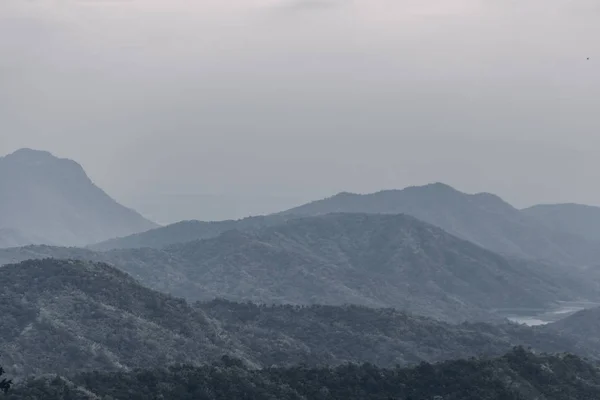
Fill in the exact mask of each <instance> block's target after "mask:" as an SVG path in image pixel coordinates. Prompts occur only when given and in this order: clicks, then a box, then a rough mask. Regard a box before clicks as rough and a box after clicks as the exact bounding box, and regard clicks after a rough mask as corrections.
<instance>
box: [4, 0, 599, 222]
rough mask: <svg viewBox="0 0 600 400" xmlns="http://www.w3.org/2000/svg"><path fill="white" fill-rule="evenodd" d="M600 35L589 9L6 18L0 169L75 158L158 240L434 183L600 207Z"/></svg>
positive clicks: (536, 5)
mask: <svg viewBox="0 0 600 400" xmlns="http://www.w3.org/2000/svg"><path fill="white" fill-rule="evenodd" d="M598 21H600V2H598V1H597V0H577V1H572V0H201V1H198V0H188V1H184V0H80V1H76V0H1V1H0V124H1V125H0V155H1V154H6V153H10V152H12V151H14V150H16V149H18V148H21V147H31V148H36V149H43V150H49V151H51V152H53V153H54V154H56V155H58V156H61V157H68V158H72V159H75V160H76V161H78V162H80V163H81V164H82V165H83V166H84V168H85V169H86V171H87V172H88V174H89V175H90V177H91V178H92V179H93V180H94V181H95V182H96V183H97V184H98V185H99V186H101V187H102V188H104V189H105V190H106V191H107V192H108V193H109V194H111V195H112V196H113V197H115V198H116V199H118V200H119V201H122V202H124V203H125V204H127V205H129V206H133V207H135V208H137V209H139V210H140V211H142V212H143V213H144V214H146V215H149V216H151V217H153V218H155V219H157V220H159V222H169V221H171V220H177V219H183V218H202V219H212V218H215V219H220V218H226V217H241V216H244V215H247V214H258V213H265V212H269V211H277V209H279V208H285V207H287V206H292V205H295V204H296V203H299V202H303V201H305V200H310V199H316V198H320V197H324V196H326V195H330V194H334V193H336V192H339V191H352V192H372V191H377V190H380V189H385V188H402V187H405V186H408V185H415V184H417V185H418V184H425V183H429V182H435V181H442V182H445V183H448V184H451V185H454V186H455V187H457V188H458V189H461V190H465V191H468V192H478V191H489V192H494V193H497V194H499V195H501V196H502V197H504V198H505V199H506V200H508V201H509V202H511V203H513V204H515V205H517V206H526V205H530V204H533V203H538V202H566V201H572V202H582V203H589V204H598V205H600V185H598V171H600V40H598V38H600V24H599V23H598ZM588 57H590V60H589V61H588V60H587V58H588Z"/></svg>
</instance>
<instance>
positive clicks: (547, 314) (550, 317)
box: [498, 301, 600, 326]
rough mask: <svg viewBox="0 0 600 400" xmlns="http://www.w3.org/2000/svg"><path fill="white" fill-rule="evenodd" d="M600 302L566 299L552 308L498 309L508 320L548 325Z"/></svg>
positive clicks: (531, 324)
mask: <svg viewBox="0 0 600 400" xmlns="http://www.w3.org/2000/svg"><path fill="white" fill-rule="evenodd" d="M599 306H600V303H593V302H587V301H568V302H567V301H565V302H561V303H560V304H559V305H558V306H556V307H554V308H551V309H535V308H517V309H506V310H498V311H499V313H500V314H501V315H503V316H504V317H505V318H507V319H508V320H510V321H512V322H515V323H517V324H525V325H528V326H538V325H546V324H549V323H551V322H556V321H558V320H560V319H563V318H566V317H568V316H570V315H573V314H575V313H576V312H578V311H581V310H584V309H587V308H594V307H599Z"/></svg>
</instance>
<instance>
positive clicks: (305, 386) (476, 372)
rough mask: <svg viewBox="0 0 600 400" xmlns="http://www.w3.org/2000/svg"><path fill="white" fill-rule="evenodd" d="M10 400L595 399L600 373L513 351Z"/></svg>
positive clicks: (103, 378)
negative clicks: (404, 364)
mask: <svg viewBox="0 0 600 400" xmlns="http://www.w3.org/2000/svg"><path fill="white" fill-rule="evenodd" d="M8 398H9V399H11V400H21V399H34V398H40V399H41V398H43V399H46V400H58V399H73V400H83V399H89V400H91V399H113V400H121V399H122V400H148V399H174V400H229V399H253V400H263V399H264V400H304V399H311V400H328V399H340V400H341V399H344V400H390V399H395V400H423V399H427V400H429V399H434V400H468V399H473V400H538V399H545V400H574V399H577V400H597V399H598V398H600V370H599V369H598V368H597V367H595V366H593V365H591V364H589V363H587V362H585V361H583V360H582V359H580V358H578V357H575V356H572V355H557V356H547V355H535V354H532V353H530V352H527V351H525V350H524V349H522V348H516V349H514V350H512V351H511V352H509V353H508V354H506V355H504V356H502V357H499V358H496V359H486V358H484V359H468V360H456V361H448V362H443V363H440V364H428V363H422V364H420V365H418V366H416V367H413V368H401V367H394V368H380V367H377V366H375V365H372V364H361V365H359V364H346V365H342V366H338V367H335V368H313V367H308V366H295V367H291V368H267V369H262V370H256V369H251V368H248V367H247V366H245V365H244V364H243V363H242V362H241V361H239V360H235V359H232V358H229V357H225V358H223V359H222V360H221V361H219V362H217V363H214V364H212V365H207V366H203V367H191V366H175V367H169V368H160V369H150V370H148V369H146V370H136V371H132V372H118V373H98V372H93V373H84V374H79V375H77V376H75V377H72V378H70V379H64V378H60V377H51V378H43V379H37V380H36V379H34V380H30V381H27V382H25V383H23V384H22V385H20V386H18V387H16V388H15V390H14V391H13V393H11V395H10V396H9V397H8Z"/></svg>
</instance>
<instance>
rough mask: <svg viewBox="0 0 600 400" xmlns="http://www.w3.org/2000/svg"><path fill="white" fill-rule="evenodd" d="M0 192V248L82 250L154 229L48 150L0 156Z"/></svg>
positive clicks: (76, 166) (75, 166)
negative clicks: (30, 246) (36, 246)
mask: <svg viewBox="0 0 600 400" xmlns="http://www.w3.org/2000/svg"><path fill="white" fill-rule="evenodd" d="M0 193H2V196H3V201H2V202H0V228H3V232H4V236H3V238H0V239H1V240H0V247H5V246H10V245H13V243H15V242H16V243H19V244H27V243H34V244H41V243H44V244H54V245H68V246H73V245H85V244H89V243H94V242H98V241H101V240H106V239H109V238H112V237H116V236H123V235H128V234H132V233H137V232H141V231H145V230H148V229H151V228H154V227H156V225H155V224H154V223H152V222H150V221H148V220H145V219H144V218H143V217H142V216H141V215H139V214H137V213H136V212H134V211H133V210H130V209H128V208H126V207H124V206H122V205H120V204H118V203H117V202H116V201H115V200H113V199H112V198H111V197H109V196H108V195H107V194H106V193H105V192H104V191H103V190H102V189H100V188H98V187H97V186H96V185H94V183H93V182H92V181H91V180H90V178H89V177H88V176H87V174H86V173H85V171H84V169H83V167H82V166H81V165H80V164H78V163H77V162H75V161H73V160H70V159H66V158H58V157H56V156H54V155H53V154H52V153H50V152H48V151H41V150H34V149H30V148H23V149H19V150H17V151H15V152H14V153H11V154H8V155H7V156H4V157H0ZM14 232H19V234H18V235H16V234H14ZM24 241H25V243H23V242H24Z"/></svg>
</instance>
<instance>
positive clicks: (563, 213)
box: [522, 204, 600, 242]
mask: <svg viewBox="0 0 600 400" xmlns="http://www.w3.org/2000/svg"><path fill="white" fill-rule="evenodd" d="M522 212H523V213H524V214H525V215H528V216H531V217H533V218H536V219H537V220H538V221H539V222H540V223H542V224H544V225H546V226H547V227H549V228H551V229H554V230H556V231H562V232H567V233H570V234H571V235H577V236H580V237H584V238H587V239H589V240H593V241H596V242H600V207H594V206H587V205H582V204H546V205H537V206H533V207H530V208H526V209H524V210H522Z"/></svg>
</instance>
